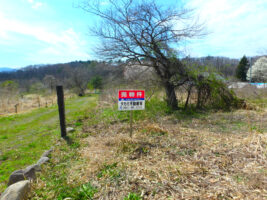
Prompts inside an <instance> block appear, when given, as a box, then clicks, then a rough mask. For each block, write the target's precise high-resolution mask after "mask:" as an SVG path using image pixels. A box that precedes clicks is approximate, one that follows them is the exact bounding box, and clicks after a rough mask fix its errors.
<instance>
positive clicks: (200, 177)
mask: <svg viewBox="0 0 267 200" xmlns="http://www.w3.org/2000/svg"><path fill="white" fill-rule="evenodd" d="M235 114H236V115H238V114H239V113H238V112H237V113H233V115H235ZM213 117H217V119H216V120H219V119H218V117H222V115H221V116H220V115H217V116H216V115H213ZM224 117H225V116H224ZM211 118H212V117H211ZM197 121H198V120H193V121H192V123H194V122H195V123H196V124H195V125H196V126H192V127H191V128H189V127H184V126H183V124H180V123H173V121H172V120H171V119H169V118H162V119H159V120H158V122H157V123H151V122H149V121H145V122H140V123H137V124H135V132H134V137H133V138H129V136H128V130H127V124H126V123H117V124H114V125H110V126H109V127H108V128H105V127H102V126H98V127H97V128H95V129H94V130H95V131H96V132H98V134H92V135H89V136H88V137H87V138H85V139H84V140H83V146H84V148H83V149H82V150H81V156H82V158H84V160H85V163H84V166H83V173H82V174H80V177H81V179H82V180H83V182H88V181H91V182H92V183H93V185H94V186H96V187H97V188H98V193H97V194H96V195H95V199H123V197H125V196H126V195H127V194H128V193H129V192H134V193H136V194H139V195H140V196H141V197H142V198H143V199H264V198H266V197H267V178H266V177H267V176H266V175H267V161H266V153H267V142H266V141H267V135H266V132H258V131H256V130H254V131H252V132H251V131H244V132H243V133H241V134H240V133H239V134H236V132H234V131H233V132H231V130H230V129H229V130H228V132H227V134H225V133H220V132H218V131H208V130H209V128H208V127H206V129H204V127H203V126H202V127H201V129H200V128H198V126H197V123H200V122H201V121H202V120H199V121H198V122H197ZM213 126H215V127H214V128H216V126H219V125H216V124H215V125H213ZM91 131H92V130H90V131H89V132H91ZM73 170H74V169H73ZM103 170H104V172H103ZM71 171H72V170H71ZM69 178H70V179H72V178H71V176H70V177H69ZM92 180H93V181H92Z"/></svg>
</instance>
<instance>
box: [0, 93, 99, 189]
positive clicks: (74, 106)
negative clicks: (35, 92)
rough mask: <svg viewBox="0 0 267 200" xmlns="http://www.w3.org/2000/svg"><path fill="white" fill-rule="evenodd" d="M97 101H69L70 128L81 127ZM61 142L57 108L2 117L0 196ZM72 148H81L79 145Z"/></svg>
mask: <svg viewBox="0 0 267 200" xmlns="http://www.w3.org/2000/svg"><path fill="white" fill-rule="evenodd" d="M96 99H97V96H91V97H82V98H75V99H71V100H67V101H66V102H65V107H66V108H65V110H66V121H67V125H72V126H73V125H74V126H75V125H76V126H79V125H80V124H79V123H81V119H84V118H86V117H87V116H88V114H90V112H91V110H92V109H93V108H94V107H95V106H96V103H97V101H96ZM77 122H78V123H77ZM78 128H79V127H78ZM59 138H60V131H59V120H58V111H57V106H56V105H54V106H51V107H49V108H40V109H36V110H33V111H31V112H28V113H24V114H17V115H10V116H4V117H0V192H2V191H3V189H4V188H5V187H6V183H7V181H8V177H9V176H10V174H11V173H12V172H13V171H15V170H17V169H22V168H24V167H26V166H28V165H31V164H33V163H35V162H36V161H37V160H38V159H39V157H40V156H41V155H42V153H43V152H44V151H45V150H47V149H49V148H50V147H51V146H52V145H53V144H55V142H56V141H57V139H59ZM71 145H72V147H74V148H77V147H79V144H77V143H75V142H74V143H72V144H71Z"/></svg>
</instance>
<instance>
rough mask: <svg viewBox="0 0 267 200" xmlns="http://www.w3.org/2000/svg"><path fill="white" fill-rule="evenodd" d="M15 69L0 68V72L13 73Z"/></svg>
mask: <svg viewBox="0 0 267 200" xmlns="http://www.w3.org/2000/svg"><path fill="white" fill-rule="evenodd" d="M14 71H16V69H12V68H8V67H0V72H14Z"/></svg>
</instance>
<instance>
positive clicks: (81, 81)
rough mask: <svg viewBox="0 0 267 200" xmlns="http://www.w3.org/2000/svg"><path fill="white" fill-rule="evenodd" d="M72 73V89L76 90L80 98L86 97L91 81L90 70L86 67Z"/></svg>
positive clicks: (70, 80) (70, 82) (70, 83)
mask: <svg viewBox="0 0 267 200" xmlns="http://www.w3.org/2000/svg"><path fill="white" fill-rule="evenodd" d="M71 73H72V75H71V77H70V79H69V85H70V87H72V88H73V89H74V92H75V93H76V94H77V95H78V96H84V95H85V91H86V89H87V84H88V81H89V79H90V76H89V73H88V69H87V68H85V67H81V68H76V69H74V70H73V71H71Z"/></svg>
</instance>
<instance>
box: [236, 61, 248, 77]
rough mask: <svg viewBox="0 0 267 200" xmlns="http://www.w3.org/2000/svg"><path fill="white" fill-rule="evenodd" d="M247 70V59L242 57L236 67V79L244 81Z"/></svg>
mask: <svg viewBox="0 0 267 200" xmlns="http://www.w3.org/2000/svg"><path fill="white" fill-rule="evenodd" d="M248 69H249V62H248V59H247V57H246V56H243V57H242V59H241V60H240V62H239V64H238V66H237V69H236V77H237V78H238V79H240V80H241V81H246V78H247V71H248Z"/></svg>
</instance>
